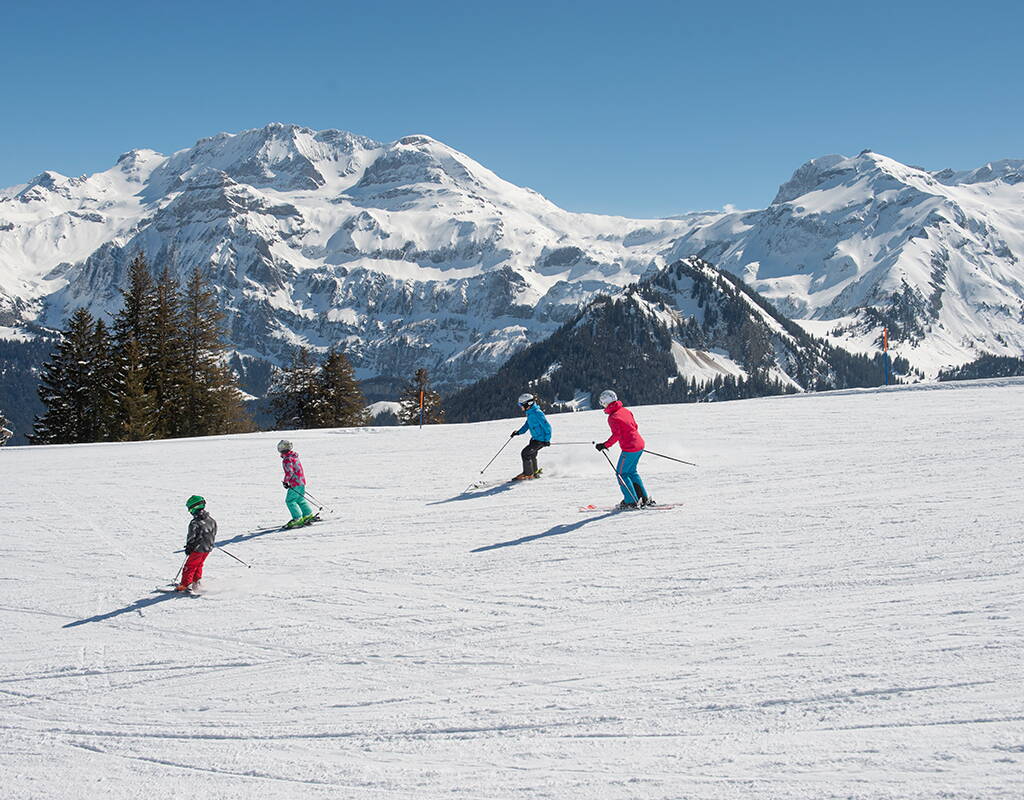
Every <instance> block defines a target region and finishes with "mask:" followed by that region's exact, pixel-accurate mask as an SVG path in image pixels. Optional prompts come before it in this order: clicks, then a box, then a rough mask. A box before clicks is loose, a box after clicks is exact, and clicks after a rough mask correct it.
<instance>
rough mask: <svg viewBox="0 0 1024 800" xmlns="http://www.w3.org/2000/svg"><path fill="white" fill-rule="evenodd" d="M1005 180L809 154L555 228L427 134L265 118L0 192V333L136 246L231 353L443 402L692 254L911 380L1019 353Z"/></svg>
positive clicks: (1004, 165) (562, 214) (60, 308)
mask: <svg viewBox="0 0 1024 800" xmlns="http://www.w3.org/2000/svg"><path fill="white" fill-rule="evenodd" d="M1022 176H1024V161H1001V162H997V163H994V164H990V165H987V166H986V167H983V168H981V169H978V170H973V171H969V172H953V171H951V170H944V171H941V172H926V171H924V170H921V169H917V168H914V167H908V166H905V165H903V164H900V163H898V162H896V161H893V160H892V159H888V158H885V157H883V156H879V155H876V154H874V153H871V152H864V153H861V154H860V155H859V156H857V157H855V158H844V157H842V156H825V157H822V158H818V159H815V160H813V161H810V162H808V163H807V164H805V165H804V166H802V167H801V168H800V169H798V170H797V171H796V173H795V174H794V175H793V177H792V179H791V180H789V181H788V182H787V183H785V184H784V185H783V186H782V187H781V188H780V189H779V192H778V195H777V197H776V199H775V201H774V202H773V203H772V204H771V205H770V206H769V207H768V208H767V209H764V210H758V211H747V212H731V213H697V214H688V215H684V216H682V217H679V218H675V219H665V220H632V219H627V218H622V217H609V216H599V215H593V214H577V213H570V212H567V211H564V210H562V209H560V208H558V207H557V206H555V205H554V204H552V203H551V202H549V201H548V200H546V199H545V198H543V197H542V196H540V195H539V194H537V193H536V192H534V191H532V190H530V189H525V188H522V187H519V186H515V185H514V184H511V183H509V182H507V181H505V180H503V179H501V178H499V177H498V176H497V175H495V174H494V173H493V172H491V171H489V170H487V169H486V168H484V167H483V166H481V165H480V164H478V163H476V162H475V161H473V160H472V159H471V158H469V157H468V156H466V155H464V154H462V153H459V152H457V151H455V150H453V149H452V148H450V147H447V146H446V145H444V144H442V143H440V142H438V141H435V140H434V139H431V138H429V137H427V136H408V137H404V138H402V139H399V140H398V141H395V142H390V143H381V142H376V141H373V140H370V139H367V138H365V137H361V136H357V135H354V134H351V133H346V132H343V131H336V130H328V131H313V130H310V129H307V128H302V127H298V126H294V125H281V124H272V125H268V126H267V127H265V128H260V129H254V130H249V131H244V132H242V133H239V134H220V135H217V136H214V137H212V138H209V139H204V140H201V141H200V142H198V143H197V144H196V145H195V146H193V147H191V148H188V149H186V150H182V151H180V152H178V153H175V154H173V155H170V156H165V155H161V154H159V153H155V152H153V151H151V150H135V151H132V152H130V153H127V154H125V155H123V156H122V157H121V158H120V159H119V160H118V162H117V164H116V165H115V166H114V167H112V168H111V169H109V170H106V171H105V172H100V173H97V174H94V175H90V176H83V177H80V178H69V177H65V176H62V175H59V174H57V173H54V172H44V173H43V174H41V175H39V176H37V177H36V178H34V179H33V180H31V181H29V182H28V183H27V184H23V185H20V186H15V187H12V188H10V189H6V190H0V337H7V338H10V337H12V336H16V335H19V334H20V333H21V332H22V330H23V329H25V328H26V326H28V327H31V326H32V325H34V324H42V325H44V326H51V327H54V326H58V325H59V324H60V323H61V321H62V320H63V318H64V317H65V316H66V315H67V314H68V313H69V311H70V310H71V309H72V308H74V307H75V306H78V305H85V306H87V307H89V308H90V309H91V310H92V311H93V312H102V311H104V310H110V309H112V308H114V307H116V306H117V305H118V304H119V300H120V298H119V295H118V289H119V287H120V286H121V285H122V283H123V278H124V271H125V266H126V264H127V262H128V261H129V260H130V258H131V257H132V256H133V255H134V254H135V253H136V252H143V253H145V254H146V256H147V257H148V258H149V260H150V262H151V263H153V264H154V265H157V266H163V265H168V266H170V267H171V268H172V270H173V271H176V272H177V273H178V274H179V275H180V276H184V275H185V274H186V273H187V272H188V271H190V270H191V269H192V268H193V267H194V266H197V265H198V266H202V267H208V268H209V269H210V270H211V272H212V276H213V279H214V282H215V284H216V286H217V287H218V292H219V294H220V299H221V302H222V306H223V308H224V309H225V310H226V311H227V312H228V314H229V321H230V327H231V340H232V344H233V346H234V347H235V348H236V349H237V351H238V352H240V353H241V354H243V356H245V357H253V358H257V359H261V360H264V361H270V362H280V361H282V360H283V358H284V356H285V353H286V352H287V350H288V349H289V348H290V346H292V345H294V344H297V343H303V344H307V345H310V346H313V347H326V346H328V345H330V344H333V343H336V342H343V343H345V345H346V347H347V349H348V352H349V355H350V356H351V357H352V359H353V361H354V363H355V365H356V367H357V374H358V375H359V377H360V378H363V379H366V378H371V377H377V376H383V377H384V378H387V377H389V376H391V377H393V376H402V377H405V376H408V375H409V374H410V373H411V372H412V370H413V369H415V368H417V367H420V366H426V367H428V368H429V369H430V370H431V371H432V373H433V374H434V376H435V378H436V379H438V380H439V381H440V383H441V384H448V385H461V384H468V383H472V382H473V381H475V380H477V379H479V378H481V377H483V376H486V375H490V374H492V373H493V372H494V371H495V370H496V369H497V368H498V366H500V365H501V364H502V363H504V362H505V361H506V360H507V358H508V357H509V356H510V355H511V354H513V353H515V352H518V351H520V350H522V349H523V348H525V347H526V346H527V345H529V344H530V343H534V342H538V341H542V340H543V339H544V338H546V337H547V336H549V335H551V334H552V333H553V332H554V331H556V330H557V329H558V328H559V326H560V325H562V324H563V323H564V322H565V321H567V320H569V319H571V318H573V317H574V315H576V314H577V313H578V312H579V311H580V309H581V308H582V307H583V306H584V305H585V304H586V303H587V302H589V301H590V300H592V299H593V298H594V297H595V296H596V295H598V294H601V293H604V294H611V295H616V294H619V293H621V292H622V291H623V290H624V288H625V287H626V286H628V285H629V284H631V283H634V282H636V281H638V280H640V279H642V278H644V277H646V276H650V275H652V274H653V273H654V272H656V271H657V270H658V269H661V268H664V267H665V266H666V265H668V264H671V263H674V262H676V261H678V260H680V259H683V258H686V257H689V256H700V257H701V258H703V259H704V260H706V261H710V262H712V263H713V264H715V266H717V267H721V268H723V269H725V270H728V271H730V272H732V273H734V274H736V275H737V276H739V277H740V278H742V279H743V280H744V281H745V282H746V283H747V284H749V285H750V286H751V287H753V288H755V289H757V290H758V291H760V292H761V293H763V294H764V295H766V296H767V297H768V298H770V299H771V300H772V301H773V303H774V304H775V306H776V307H777V308H778V309H779V310H780V311H781V312H782V314H784V315H786V316H788V317H790V318H792V319H795V320H797V321H798V322H799V323H800V324H801V325H802V326H803V327H804V328H805V329H807V330H808V331H810V332H812V333H815V334H817V335H820V336H829V337H831V338H832V339H833V341H834V342H835V343H837V344H841V345H842V346H844V347H847V348H849V349H851V350H854V351H858V352H868V351H873V350H876V349H877V347H878V342H879V340H880V332H881V328H882V326H883V325H886V326H888V327H889V329H890V333H891V337H892V340H893V343H894V345H895V348H896V352H897V353H898V354H899V355H901V356H904V357H906V358H907V359H908V360H909V361H910V362H911V364H913V365H914V366H915V367H917V368H918V369H919V370H921V372H922V373H923V374H925V375H928V376H932V375H934V374H935V373H936V372H937V370H938V369H939V368H941V367H944V366H949V365H957V364H962V363H964V362H967V361H971V360H973V359H974V358H976V357H977V356H979V355H981V354H983V353H993V354H997V355H1017V356H1019V355H1021V353H1024V266H1022V262H1021V259H1022V258H1024V180H1022ZM264 374H265V370H264Z"/></svg>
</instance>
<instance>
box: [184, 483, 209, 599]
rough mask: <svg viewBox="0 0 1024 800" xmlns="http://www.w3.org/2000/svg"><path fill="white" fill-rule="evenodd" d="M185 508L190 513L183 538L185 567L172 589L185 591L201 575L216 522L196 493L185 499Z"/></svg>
mask: <svg viewBox="0 0 1024 800" xmlns="http://www.w3.org/2000/svg"><path fill="white" fill-rule="evenodd" d="M185 508H187V509H188V510H189V513H190V514H192V521H191V522H190V523H189V524H188V538H187V539H186V540H185V553H186V554H187V555H188V558H186V559H185V567H184V569H182V571H181V583H179V584H178V585H177V586H176V587H175V589H174V591H176V592H187V591H188V590H189V588H191V587H192V586H193V585H194V584H196V583H198V582H199V579H200V578H202V577H203V562H204V561H206V557H207V556H208V555H209V554H210V551H211V550H213V542H214V540H215V539H216V538H217V522H216V520H214V518H213V517H211V516H210V515H209V513H207V511H206V500H204V499H203V498H202V497H200V496H199V495H197V494H194V495H192V496H191V497H190V498H189V499H188V500H186V501H185Z"/></svg>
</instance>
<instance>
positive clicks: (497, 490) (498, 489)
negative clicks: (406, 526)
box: [427, 481, 515, 506]
mask: <svg viewBox="0 0 1024 800" xmlns="http://www.w3.org/2000/svg"><path fill="white" fill-rule="evenodd" d="M513 486H515V484H514V483H510V482H508V481H506V482H505V483H499V484H498V485H497V486H492V487H491V488H490V489H487V490H486V491H483V492H461V493H460V494H457V495H455V496H454V497H449V498H448V499H447V500H435V501H434V502H433V503H427V505H428V506H441V505H444V504H445V503H455V502H457V501H459V500H476V499H478V498H480V497H493V496H494V495H496V494H501V493H502V492H507V491H509V490H510V489H511V488H512V487H513Z"/></svg>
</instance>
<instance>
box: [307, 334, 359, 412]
mask: <svg viewBox="0 0 1024 800" xmlns="http://www.w3.org/2000/svg"><path fill="white" fill-rule="evenodd" d="M317 383H318V390H319V391H318V396H319V403H318V404H317V406H316V412H317V413H316V418H315V419H314V420H313V424H312V425H310V427H313V428H356V427H361V426H363V425H366V424H367V422H368V421H369V413H368V412H367V410H366V398H364V397H363V392H362V390H361V389H360V388H359V384H358V383H357V382H356V376H355V371H354V370H353V369H352V364H351V362H350V361H349V360H348V357H347V356H346V355H345V354H344V353H343V352H341V351H340V350H337V349H335V348H333V347H332V348H331V350H330V351H329V352H328V353H327V358H326V359H325V360H324V364H323V367H322V368H321V370H320V373H319V375H318V381H317Z"/></svg>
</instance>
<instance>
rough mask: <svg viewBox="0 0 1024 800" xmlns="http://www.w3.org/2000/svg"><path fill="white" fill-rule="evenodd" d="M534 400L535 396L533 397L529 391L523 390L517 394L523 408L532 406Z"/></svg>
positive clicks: (535, 400) (535, 399)
mask: <svg viewBox="0 0 1024 800" xmlns="http://www.w3.org/2000/svg"><path fill="white" fill-rule="evenodd" d="M536 402H537V398H536V397H534V396H533V395H532V394H530V393H529V392H525V393H523V394H521V395H519V405H520V406H522V407H523V408H524V409H526V408H529V407H530V406H532V405H533V404H534V403H536Z"/></svg>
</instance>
